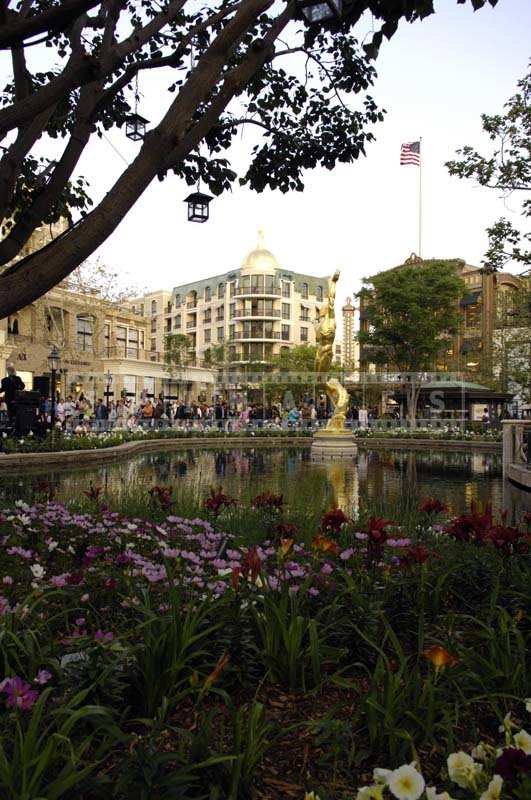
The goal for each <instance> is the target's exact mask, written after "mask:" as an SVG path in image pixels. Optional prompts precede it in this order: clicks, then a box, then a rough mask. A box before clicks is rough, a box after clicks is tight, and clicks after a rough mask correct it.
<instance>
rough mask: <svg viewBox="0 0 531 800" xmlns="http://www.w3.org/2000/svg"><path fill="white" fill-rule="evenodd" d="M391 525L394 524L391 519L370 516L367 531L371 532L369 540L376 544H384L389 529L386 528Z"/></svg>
mask: <svg viewBox="0 0 531 800" xmlns="http://www.w3.org/2000/svg"><path fill="white" fill-rule="evenodd" d="M389 525H393V521H392V520H390V519H384V518H383V517H369V520H368V522H367V533H368V534H369V541H370V542H372V543H373V544H376V545H380V546H381V545H383V544H385V542H386V541H387V531H386V530H385V529H386V528H387V527H388V526H389Z"/></svg>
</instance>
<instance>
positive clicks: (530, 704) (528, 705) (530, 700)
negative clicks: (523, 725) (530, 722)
mask: <svg viewBox="0 0 531 800" xmlns="http://www.w3.org/2000/svg"><path fill="white" fill-rule="evenodd" d="M524 703H525V710H526V711H528V712H529V713H530V714H531V697H526V699H525V700H524Z"/></svg>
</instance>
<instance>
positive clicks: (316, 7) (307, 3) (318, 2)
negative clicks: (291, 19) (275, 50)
mask: <svg viewBox="0 0 531 800" xmlns="http://www.w3.org/2000/svg"><path fill="white" fill-rule="evenodd" d="M297 6H298V8H299V10H300V11H301V13H302V16H303V17H304V19H305V20H306V22H307V23H308V24H309V25H317V24H319V23H320V22H327V21H328V20H331V19H341V14H342V11H343V0H299V2H298V3H297Z"/></svg>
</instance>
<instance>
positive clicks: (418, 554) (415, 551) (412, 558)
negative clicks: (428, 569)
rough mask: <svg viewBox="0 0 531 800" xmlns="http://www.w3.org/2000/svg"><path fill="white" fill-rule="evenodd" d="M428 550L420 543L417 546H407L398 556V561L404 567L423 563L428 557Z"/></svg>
mask: <svg viewBox="0 0 531 800" xmlns="http://www.w3.org/2000/svg"><path fill="white" fill-rule="evenodd" d="M430 555H431V553H430V551H429V550H427V549H426V548H425V547H422V546H421V545H420V546H419V547H408V549H407V550H404V553H403V554H402V555H401V556H400V563H401V564H402V566H404V567H412V566H413V565H414V564H424V563H425V562H426V561H427V560H428V559H429V558H430Z"/></svg>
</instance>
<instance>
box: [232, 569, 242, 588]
mask: <svg viewBox="0 0 531 800" xmlns="http://www.w3.org/2000/svg"><path fill="white" fill-rule="evenodd" d="M241 574H242V571H241V569H240V567H233V568H232V572H231V575H230V582H231V585H232V588H233V589H234V591H236V589H237V588H238V581H239V579H240V575H241Z"/></svg>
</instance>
